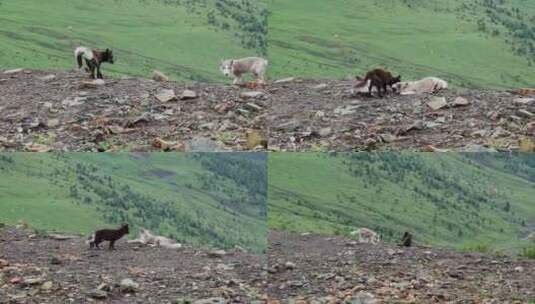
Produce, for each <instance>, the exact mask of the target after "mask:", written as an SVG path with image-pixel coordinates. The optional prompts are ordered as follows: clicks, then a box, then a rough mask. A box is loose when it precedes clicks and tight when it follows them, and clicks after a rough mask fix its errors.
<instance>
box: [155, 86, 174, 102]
mask: <svg viewBox="0 0 535 304" xmlns="http://www.w3.org/2000/svg"><path fill="white" fill-rule="evenodd" d="M155 97H156V99H158V100H159V101H160V102H169V101H172V100H176V99H177V98H176V95H175V91H173V90H170V89H162V90H160V91H159V92H158V93H156V95H155Z"/></svg>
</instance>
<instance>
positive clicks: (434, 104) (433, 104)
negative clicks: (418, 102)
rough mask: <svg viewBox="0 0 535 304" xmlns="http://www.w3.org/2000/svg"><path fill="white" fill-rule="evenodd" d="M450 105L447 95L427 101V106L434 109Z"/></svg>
mask: <svg viewBox="0 0 535 304" xmlns="http://www.w3.org/2000/svg"><path fill="white" fill-rule="evenodd" d="M447 105H448V102H447V101H446V98H445V97H433V98H432V99H431V101H429V102H427V106H429V107H430V108H431V109H432V110H433V111H437V110H440V109H442V108H444V107H446V106H447Z"/></svg>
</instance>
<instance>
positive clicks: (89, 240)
mask: <svg viewBox="0 0 535 304" xmlns="http://www.w3.org/2000/svg"><path fill="white" fill-rule="evenodd" d="M94 241H95V234H94V233H93V234H91V235H90V236H89V238H88V239H87V240H86V241H85V243H86V244H87V245H89V244H91V243H92V242H94Z"/></svg>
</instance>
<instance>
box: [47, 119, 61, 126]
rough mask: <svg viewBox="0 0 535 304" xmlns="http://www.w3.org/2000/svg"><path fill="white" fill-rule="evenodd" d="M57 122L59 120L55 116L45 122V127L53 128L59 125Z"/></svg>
mask: <svg viewBox="0 0 535 304" xmlns="http://www.w3.org/2000/svg"><path fill="white" fill-rule="evenodd" d="M59 124H60V122H59V119H57V118H52V119H49V120H48V121H47V122H46V126H47V128H55V127H57V126H59Z"/></svg>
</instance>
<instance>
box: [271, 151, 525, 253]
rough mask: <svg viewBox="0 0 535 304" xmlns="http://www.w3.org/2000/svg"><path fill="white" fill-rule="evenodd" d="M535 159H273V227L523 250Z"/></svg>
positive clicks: (292, 156) (327, 156)
mask: <svg viewBox="0 0 535 304" xmlns="http://www.w3.org/2000/svg"><path fill="white" fill-rule="evenodd" d="M534 161H535V159H534ZM534 161H532V160H531V159H530V157H515V156H511V157H507V156H502V157H498V156H485V157H483V156H481V157H480V156H478V155H477V154H476V155H473V156H469V155H459V154H425V153H377V154H374V153H354V154H344V153H339V154H322V153H284V154H271V155H270V158H269V165H268V166H269V167H268V168H269V174H268V184H269V187H268V189H269V194H268V210H269V212H268V223H269V227H270V228H272V229H283V230H290V231H295V232H300V233H301V232H316V233H325V234H340V235H349V233H350V232H351V231H352V230H354V229H356V228H360V227H367V228H370V229H373V230H375V231H378V232H379V233H380V234H381V235H382V236H383V237H384V239H385V240H386V241H389V242H396V241H399V240H400V239H401V235H402V233H403V232H404V231H411V232H412V233H413V234H414V235H415V237H416V240H417V241H416V242H417V243H419V244H421V245H433V246H441V247H450V248H455V249H459V250H468V251H472V250H477V251H492V252H500V253H510V252H515V253H518V252H520V251H521V250H522V248H525V247H526V246H529V245H530V242H528V241H526V240H524V239H525V238H526V236H527V235H528V234H529V233H531V232H533V231H534V230H535V205H534V204H533V199H532V198H533V197H535V162H534ZM513 164H514V165H515V167H513Z"/></svg>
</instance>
